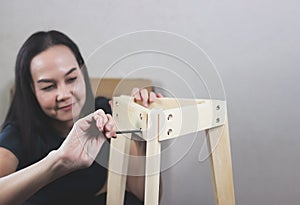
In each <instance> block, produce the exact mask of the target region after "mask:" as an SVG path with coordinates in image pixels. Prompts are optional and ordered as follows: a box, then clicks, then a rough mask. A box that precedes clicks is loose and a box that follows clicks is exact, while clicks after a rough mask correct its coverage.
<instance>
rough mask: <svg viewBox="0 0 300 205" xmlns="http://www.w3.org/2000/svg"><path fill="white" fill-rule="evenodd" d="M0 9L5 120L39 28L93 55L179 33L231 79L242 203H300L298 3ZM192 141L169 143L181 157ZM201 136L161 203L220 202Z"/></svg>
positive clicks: (167, 183) (26, 4)
mask: <svg viewBox="0 0 300 205" xmlns="http://www.w3.org/2000/svg"><path fill="white" fill-rule="evenodd" d="M0 12H1V18H0V28H1V30H0V53H1V57H0V66H1V73H2V74H1V76H0V92H1V96H0V103H1V107H0V120H1V121H3V119H4V116H5V113H6V112H7V109H8V104H9V88H10V86H11V85H12V81H13V76H14V74H13V69H14V62H15V57H16V53H17V50H18V49H19V47H20V46H21V44H22V43H23V41H24V40H25V39H26V38H27V37H28V36H29V35H30V34H31V33H33V32H34V31H36V30H48V29H58V30H62V31H64V32H65V33H67V34H68V35H70V36H71V37H72V38H73V39H74V40H75V41H76V42H77V43H78V45H79V46H80V48H81V51H82V53H83V55H84V56H85V57H88V56H90V55H91V53H92V52H93V51H94V50H95V49H96V48H97V47H98V46H100V45H101V44H102V43H104V42H106V41H107V40H110V39H112V38H115V37H117V36H119V35H121V34H124V33H127V32H133V31H136V30H144V29H155V30H164V31H169V32H174V33H177V34H180V35H183V36H185V37H186V38H188V39H190V40H192V41H194V42H195V43H197V44H198V45H199V46H200V47H201V48H203V49H204V50H205V51H206V53H207V54H208V55H209V56H210V57H211V59H212V60H213V62H214V63H215V65H216V67H217V70H218V72H219V74H220V76H221V78H222V80H223V83H224V88H225V91H226V98H227V102H228V108H229V110H228V114H229V120H230V134H231V146H232V160H233V171H234V173H233V174H234V182H235V194H236V202H237V204H241V205H252V204H272V205H274V204H278V205H280V204H299V201H300V174H299V173H300V163H299V162H300V155H299V150H300V138H299V134H298V133H299V131H300V126H299V123H300V120H299V116H300V111H299V103H300V97H299V93H300V86H299V85H298V83H299V82H300V75H299V64H300V58H299V54H300V40H299V39H300V38H299V36H300V24H299V18H300V3H299V1H297V0H287V1H277V0H272V1H271V0H253V1H245V0H244V1H235V0H228V1H204V0H200V1H197V0H186V1H171V0H166V1H147V2H146V1H138V0H133V1H126V2H125V1H96V0H87V1H81V2H79V1H71V0H55V1H34V0H27V1H17V0H10V1H4V0H2V2H1V7H0ZM170 69H172V68H170ZM92 74H93V76H96V75H97V74H96V73H95V72H94V73H93V72H92ZM163 77H165V78H166V82H167V80H169V79H168V76H163ZM162 85H164V84H163V82H162ZM178 93H179V94H178V95H180V89H179V91H178ZM182 94H183V91H182ZM191 139H192V137H191V136H187V137H185V138H180V139H178V140H176V141H171V142H167V143H165V144H164V146H165V147H168V146H170V145H174V146H173V151H172V152H173V154H174V156H175V155H176V151H175V150H176V149H177V150H178V149H181V146H182V147H184V146H189V143H190V140H191ZM198 139H199V140H196V141H195V142H194V143H193V145H192V147H191V148H190V149H189V150H188V152H187V153H186V154H185V155H184V157H183V158H182V159H181V160H179V162H178V163H177V164H176V165H175V166H173V167H172V168H170V169H167V170H165V171H164V172H163V182H164V196H163V199H162V204H163V205H166V204H175V205H176V204H178V205H181V204H184V203H185V204H189V205H190V204H191V205H192V204H207V205H209V204H214V200H213V192H212V184H211V176H210V170H209V162H208V160H205V161H202V162H199V161H198V155H199V152H200V149H201V146H202V144H203V133H202V134H201V133H200V136H199V138H198ZM175 148H176V149H175ZM172 157H173V156H172V155H171V156H169V158H168V159H165V160H167V161H168V160H170V158H172Z"/></svg>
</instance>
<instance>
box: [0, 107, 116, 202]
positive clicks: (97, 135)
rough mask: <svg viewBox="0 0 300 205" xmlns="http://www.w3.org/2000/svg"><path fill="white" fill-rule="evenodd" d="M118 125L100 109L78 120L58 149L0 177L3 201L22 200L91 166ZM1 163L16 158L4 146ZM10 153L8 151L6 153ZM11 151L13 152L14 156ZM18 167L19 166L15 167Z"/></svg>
mask: <svg viewBox="0 0 300 205" xmlns="http://www.w3.org/2000/svg"><path fill="white" fill-rule="evenodd" d="M115 131H116V127H115V125H114V123H113V121H112V118H111V116H110V115H106V114H105V113H104V112H103V111H101V110H98V111H96V112H94V113H92V114H90V115H89V116H87V117H85V118H82V119H80V120H78V121H77V122H76V123H75V124H74V126H73V128H72V130H71V132H70V133H69V135H68V136H67V138H66V139H65V141H64V143H63V144H62V145H61V147H60V148H59V149H58V150H54V151H51V152H50V153H49V154H48V155H47V156H46V157H45V158H44V159H42V160H40V161H39V162H37V163H35V164H33V165H31V166H29V167H26V168H24V169H22V170H19V171H17V172H13V173H11V174H9V175H7V176H4V177H1V178H0V187H2V189H1V192H0V204H1V205H4V204H9V205H12V204H21V203H22V202H24V201H25V200H26V199H28V198H29V197H30V196H32V195H33V194H34V193H35V192H36V191H38V190H39V189H41V188H42V187H43V186H45V185H47V184H49V183H50V182H52V181H53V180H55V179H57V178H59V177H61V176H63V175H66V174H68V173H70V172H72V171H75V170H78V169H81V168H85V167H89V166H90V165H91V164H92V162H93V161H94V159H95V157H96V155H97V154H98V152H99V150H100V148H101V147H102V145H103V142H104V141H105V140H106V138H110V137H113V136H115ZM1 150H2V151H1V152H0V159H1V161H0V167H2V166H5V165H7V164H10V165H11V168H9V170H4V171H3V172H2V173H0V174H2V176H3V175H4V173H5V172H12V171H13V169H14V166H16V165H14V162H11V161H8V160H9V159H10V158H7V159H6V158H4V154H5V152H9V151H7V150H6V149H3V148H2V149H1ZM6 154H7V153H6ZM12 155H13V154H12V153H11V154H10V156H11V158H12V159H13V158H14V157H13V156H12ZM15 168H16V167H15Z"/></svg>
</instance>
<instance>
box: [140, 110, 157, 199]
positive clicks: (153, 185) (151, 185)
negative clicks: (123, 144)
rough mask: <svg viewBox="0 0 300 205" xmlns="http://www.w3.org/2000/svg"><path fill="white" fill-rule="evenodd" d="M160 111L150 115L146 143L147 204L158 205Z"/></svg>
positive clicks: (152, 112)
mask: <svg viewBox="0 0 300 205" xmlns="http://www.w3.org/2000/svg"><path fill="white" fill-rule="evenodd" d="M158 113H159V111H151V112H150V113H149V115H148V122H150V126H149V127H148V129H147V138H148V139H149V140H147V145H146V176H145V199H144V204H145V205H158V202H159V179H160V152H161V145H160V142H159V141H158V133H159V114H158Z"/></svg>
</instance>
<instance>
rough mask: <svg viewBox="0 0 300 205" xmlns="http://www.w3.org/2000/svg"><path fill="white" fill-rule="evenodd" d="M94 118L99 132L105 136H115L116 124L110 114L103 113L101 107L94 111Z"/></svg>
mask: <svg viewBox="0 0 300 205" xmlns="http://www.w3.org/2000/svg"><path fill="white" fill-rule="evenodd" d="M93 118H94V120H95V122H96V126H97V128H98V129H99V131H100V132H102V133H103V134H104V135H105V136H106V137H107V138H112V137H116V125H115V122H114V120H113V118H112V116H111V115H110V114H105V112H104V111H103V110H101V109H99V110H97V111H96V112H94V117H93Z"/></svg>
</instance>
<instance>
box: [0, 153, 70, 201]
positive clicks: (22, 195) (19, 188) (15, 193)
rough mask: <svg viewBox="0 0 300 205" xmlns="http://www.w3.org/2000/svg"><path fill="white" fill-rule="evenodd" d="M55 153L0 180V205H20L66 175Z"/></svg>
mask: <svg viewBox="0 0 300 205" xmlns="http://www.w3.org/2000/svg"><path fill="white" fill-rule="evenodd" d="M68 172H69V170H67V169H66V168H65V166H64V165H63V162H62V160H61V158H60V157H59V154H58V152H57V151H52V152H50V153H49V154H48V155H47V156H46V157H45V158H44V159H42V160H41V161H39V162H37V163H35V164H33V165H31V166H29V167H26V168H24V169H22V170H20V171H17V172H14V173H12V174H10V175H7V176H5V177H2V178H0V187H1V191H0V204H1V205H6V204H9V205H12V204H21V203H22V202H24V201H25V200H26V199H28V198H29V197H30V196H32V195H33V194H34V193H35V192H37V191H38V190H39V189H41V188H42V187H43V186H45V185H47V184H48V183H50V182H52V181H53V180H55V179H57V178H59V177H61V176H63V175H65V174H67V173H68Z"/></svg>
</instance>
